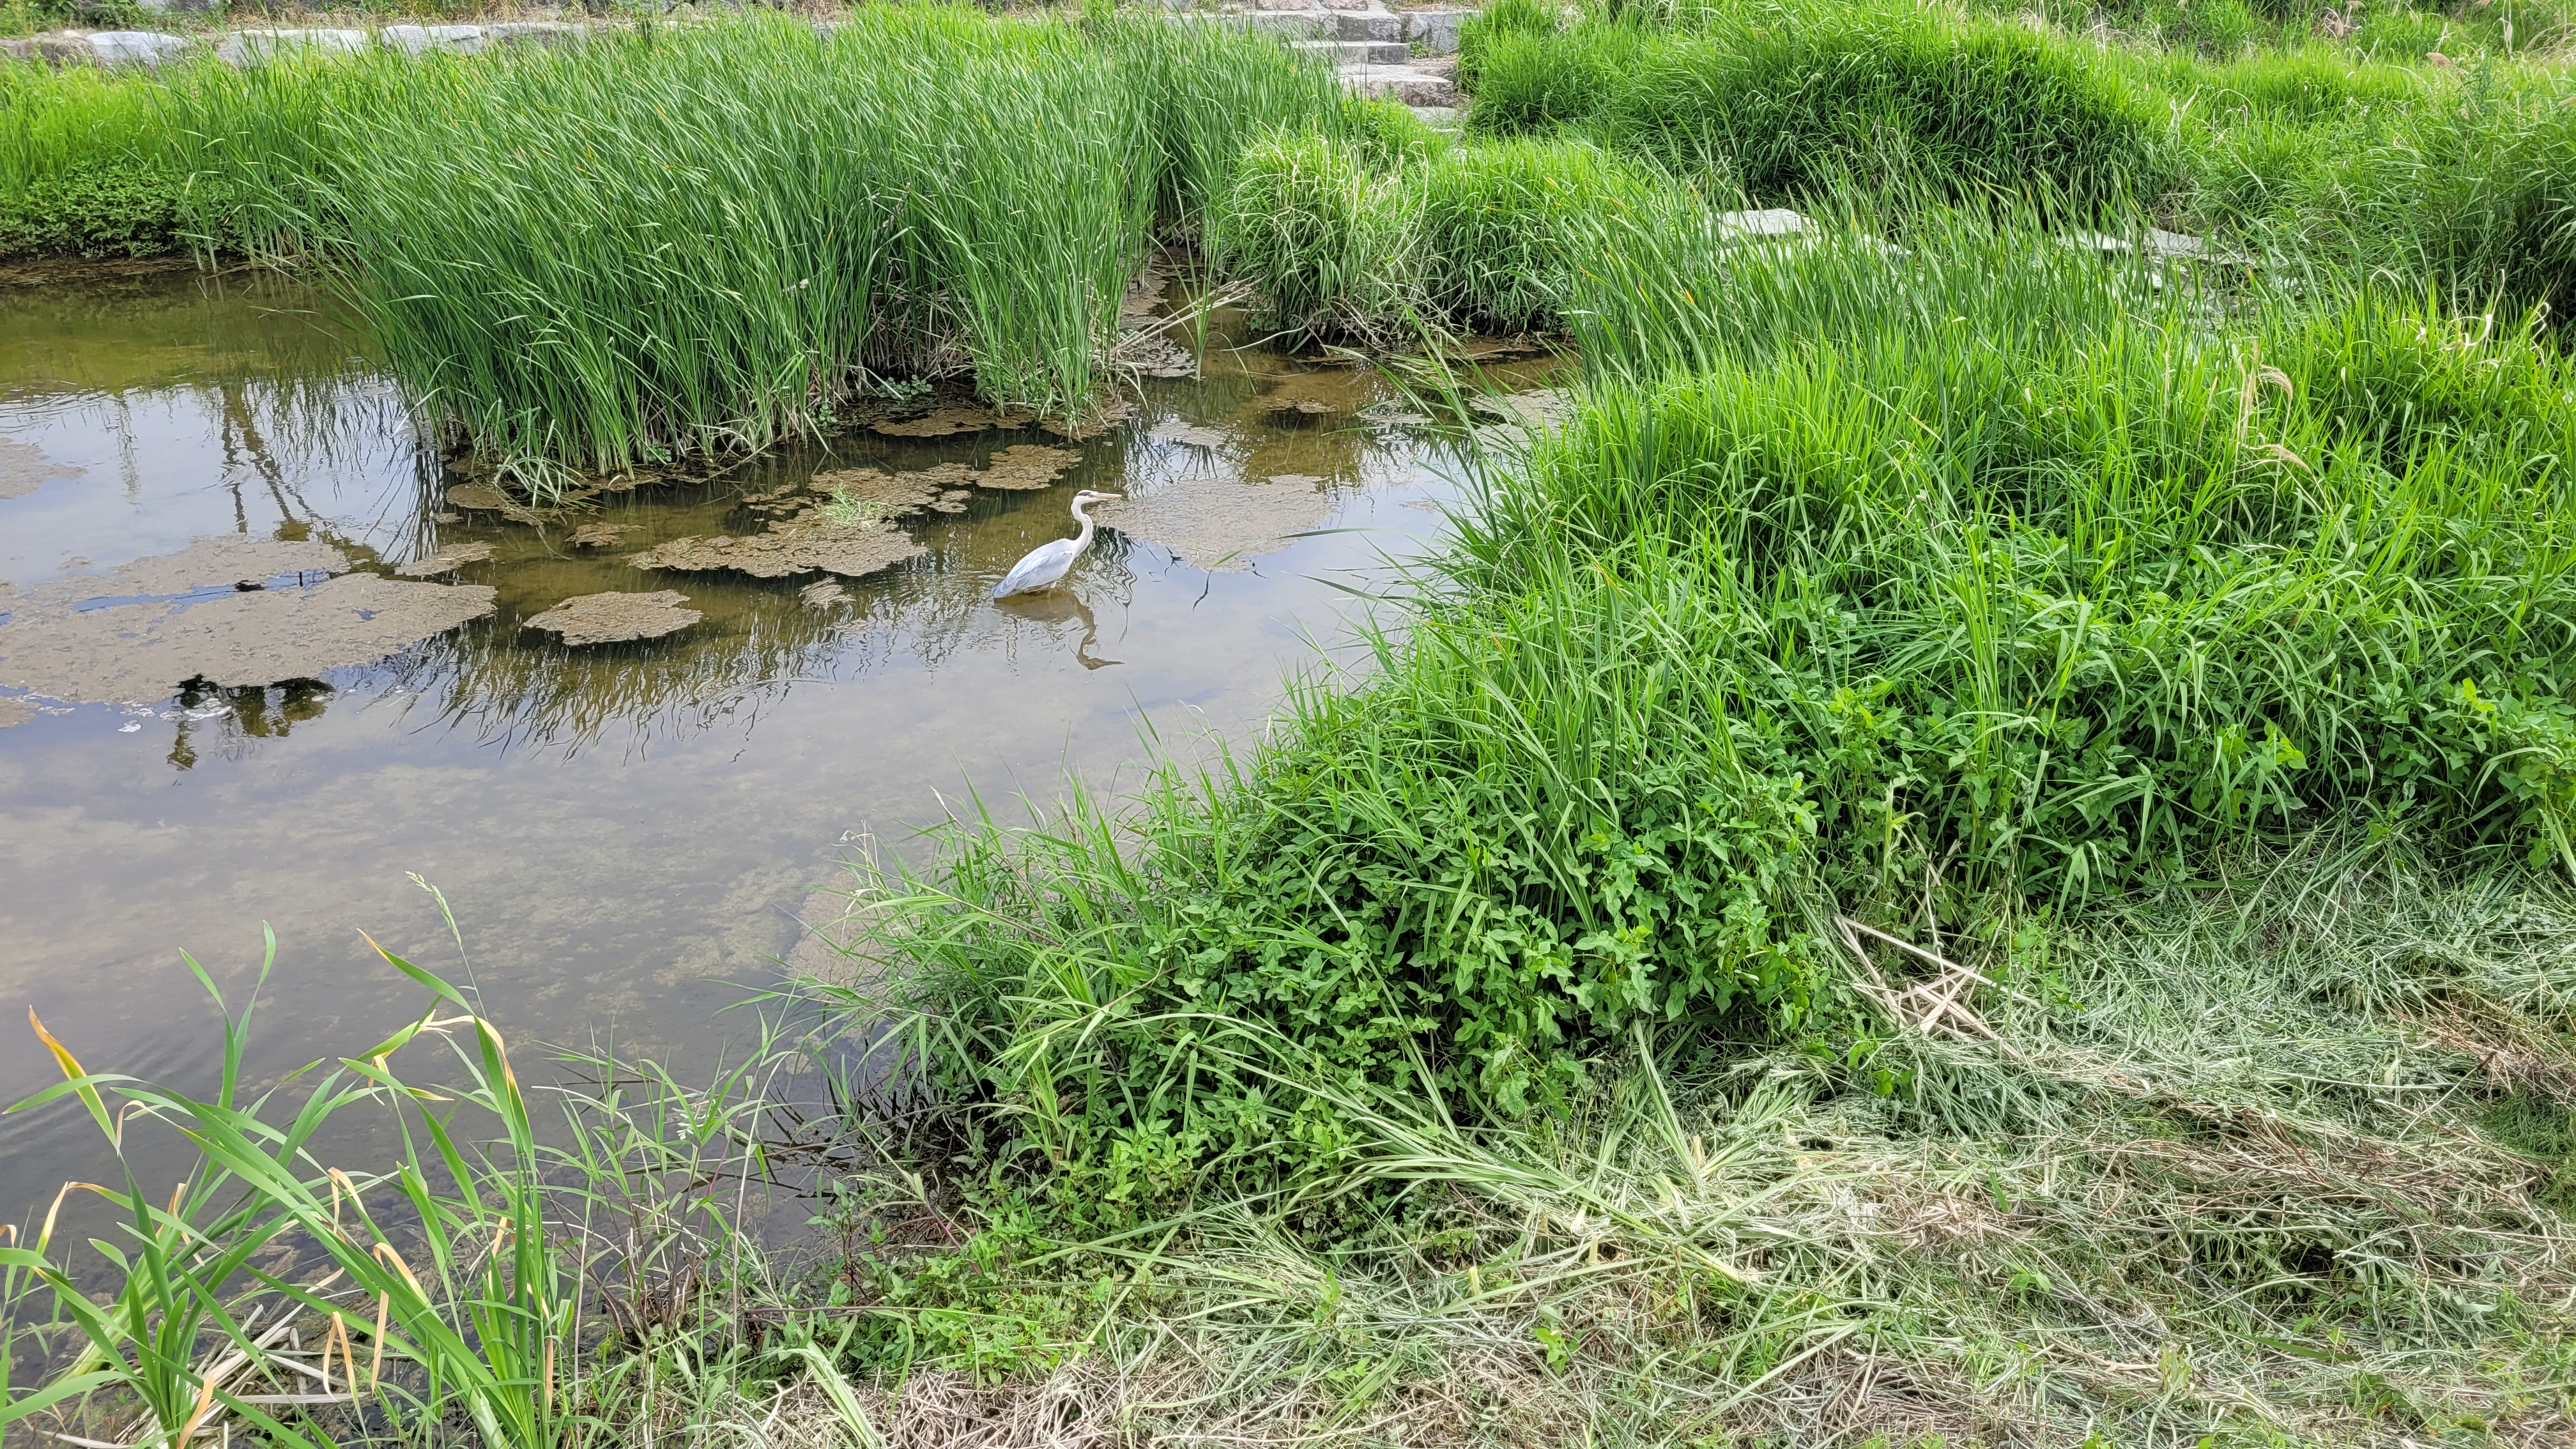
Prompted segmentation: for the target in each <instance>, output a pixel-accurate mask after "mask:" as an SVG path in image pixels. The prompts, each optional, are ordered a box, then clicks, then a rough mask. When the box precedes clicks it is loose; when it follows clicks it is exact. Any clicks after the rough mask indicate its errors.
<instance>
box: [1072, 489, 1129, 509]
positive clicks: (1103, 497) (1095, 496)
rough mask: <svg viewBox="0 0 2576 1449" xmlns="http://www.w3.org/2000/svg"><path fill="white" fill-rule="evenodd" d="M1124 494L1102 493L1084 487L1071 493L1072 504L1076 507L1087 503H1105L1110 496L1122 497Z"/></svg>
mask: <svg viewBox="0 0 2576 1449" xmlns="http://www.w3.org/2000/svg"><path fill="white" fill-rule="evenodd" d="M1126 496H1127V495H1126V494H1124V493H1103V492H1101V491H1100V490H1098V489H1096V488H1085V489H1083V490H1082V491H1081V492H1079V493H1076V494H1075V495H1073V506H1074V507H1076V508H1082V507H1085V506H1087V505H1089V504H1093V503H1106V502H1108V501H1109V500H1110V499H1112V498H1124V497H1126Z"/></svg>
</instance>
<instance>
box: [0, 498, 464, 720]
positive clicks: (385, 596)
mask: <svg viewBox="0 0 2576 1449" xmlns="http://www.w3.org/2000/svg"><path fill="white" fill-rule="evenodd" d="M347 566H348V559H347V557H346V556H345V555H343V554H342V553H341V552H340V551H339V550H338V549H336V548H333V547H331V546H330V545H328V544H324V543H318V542H312V541H281V540H273V539H252V538H237V537H224V538H209V539H200V540H198V541H197V542H196V543H194V544H192V545H190V546H189V547H188V548H186V549H183V550H181V551H180V552H178V553H175V554H162V555H157V556H155V557H152V558H144V559H137V560H135V561H134V562H133V563H130V564H127V565H125V566H124V567H122V568H119V569H116V570H113V571H111V572H110V573H107V574H105V575H99V576H87V577H82V578H74V579H63V580H60V581H58V582H55V583H51V584H45V585H41V586H39V587H37V588H34V589H30V590H28V591H27V593H26V595H25V596H24V597H23V598H22V599H18V600H14V601H13V605H14V607H13V608H12V609H11V611H10V614H9V618H8V622H7V623H5V624H0V685H5V686H7V687H10V688H13V689H23V690H26V691H28V692H29V693H31V694H37V695H42V696H44V697H46V698H49V699H60V700H69V701H77V702H84V703H93V704H120V703H135V704H148V703H152V702H155V701H158V700H162V699H166V698H168V697H169V695H170V694H171V692H172V691H174V690H176V689H177V688H178V687H179V686H180V685H182V684H184V683H186V682H188V681H190V680H204V681H206V682H207V683H209V684H213V685H217V686H221V687H225V688H232V687H238V686H249V685H268V684H275V683H278V682H280V681H282V680H288V679H308V678H312V677H314V676H317V675H321V674H324V673H327V672H329V671H331V670H333V669H339V668H343V667H346V666H349V665H357V664H372V663H374V662H375V661H377V660H379V659H382V658H384V657H385V656H386V655H389V654H392V653H394V652H396V651H398V650H401V649H404V648H407V647H409V646H411V645H413V644H416V643H419V642H420V641H421V640H423V639H426V638H428V637H430V636H431V635H433V634H439V633H444V632H445V631H447V630H449V629H453V628H455V627H456V626H457V625H459V624H462V623H464V622H466V621H467V620H469V619H474V618H479V617H480V616H482V615H484V614H487V613H489V612H491V610H492V602H493V591H492V590H491V589H489V588H483V587H453V586H450V585H446V584H426V583H404V582H398V581H396V580H393V579H387V578H381V577H378V576H377V575H374V574H340V575H338V576H337V577H333V578H327V579H325V580H323V581H322V582H321V583H318V584H315V585H313V586H312V587H309V588H305V587H296V588H279V589H271V588H266V587H262V586H261V581H262V580H266V579H272V578H277V577H280V576H283V575H290V574H292V575H301V574H304V573H312V572H322V573H329V572H331V571H332V570H335V569H341V568H346V567H347ZM214 590H222V592H212V591H214Z"/></svg>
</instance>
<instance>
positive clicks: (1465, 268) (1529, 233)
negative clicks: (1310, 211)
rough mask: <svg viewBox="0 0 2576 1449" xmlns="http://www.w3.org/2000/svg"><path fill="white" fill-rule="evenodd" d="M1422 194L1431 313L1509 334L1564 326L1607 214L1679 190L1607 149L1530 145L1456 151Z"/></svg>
mask: <svg viewBox="0 0 2576 1449" xmlns="http://www.w3.org/2000/svg"><path fill="white" fill-rule="evenodd" d="M1421 188H1422V249H1423V272H1424V287H1425V290H1426V291H1427V292H1428V294H1429V296H1430V301H1431V305H1432V306H1433V307H1434V308H1436V309H1438V310H1439V312H1440V313H1441V314H1442V315H1443V316H1445V317H1447V318H1449V319H1451V320H1453V321H1455V322H1457V323H1459V324H1462V325H1466V326H1473V327H1480V328H1489V329H1498V330H1504V331H1517V330H1523V329H1530V328H1552V327H1558V326H1561V325H1563V322H1564V307H1565V300H1566V298H1567V297H1568V296H1569V295H1571V294H1572V292H1573V290H1574V288H1575V285H1576V276H1575V270H1576V260H1575V259H1576V251H1577V247H1578V245H1579V243H1580V240H1581V239H1587V238H1588V237H1589V236H1590V235H1591V233H1592V232H1593V231H1594V230H1595V229H1596V228H1597V227H1598V225H1599V218H1600V217H1601V216H1603V215H1605V214H1621V215H1623V214H1630V213H1635V212H1638V211H1641V210H1643V209H1645V208H1648V207H1651V206H1653V205H1655V204H1656V203H1657V200H1658V199H1659V198H1661V197H1665V196H1669V195H1671V194H1672V192H1673V191H1674V188H1673V187H1672V186H1671V184H1670V183H1669V182H1667V181H1665V180H1664V179H1663V178H1661V177H1658V176H1655V175H1653V174H1651V173H1649V172H1648V171H1646V170H1644V169H1642V168H1640V167H1638V166H1635V165H1633V164H1631V163H1628V162H1625V161H1623V160H1621V159H1620V158H1619V157H1617V156H1615V155H1613V154H1611V153H1609V152H1606V151H1603V150H1601V149H1600V148H1598V147H1595V146H1590V145H1586V144H1583V143H1581V142H1576V141H1564V140H1529V139H1515V140H1504V141H1494V142H1487V143H1482V144H1475V145H1463V146H1456V147H1452V148H1451V149H1450V150H1448V151H1447V152H1446V153H1444V154H1442V155H1441V156H1439V157H1438V158H1436V159H1435V160H1433V161H1432V162H1431V163H1430V164H1429V165H1428V166H1427V167H1426V168H1424V171H1423V175H1422V181H1421ZM1698 200H1699V198H1698V197H1696V196H1692V197H1690V198H1689V202H1690V203H1697V202H1698Z"/></svg>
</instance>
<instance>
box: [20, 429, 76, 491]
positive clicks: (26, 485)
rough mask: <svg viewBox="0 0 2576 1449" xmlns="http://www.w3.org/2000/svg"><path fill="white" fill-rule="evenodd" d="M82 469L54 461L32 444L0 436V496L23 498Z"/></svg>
mask: <svg viewBox="0 0 2576 1449" xmlns="http://www.w3.org/2000/svg"><path fill="white" fill-rule="evenodd" d="M84 471H85V470H83V469H80V468H75V467H73V466H72V465H71V464H69V463H57V462H55V461H54V460H53V459H51V458H48V457H46V456H45V450H44V449H42V448H39V447H37V446H36V445H35V444H33V443H21V442H17V441H14V440H12V439H9V438H0V498H24V497H26V496H27V495H28V494H30V493H33V492H35V491H36V490H37V489H39V488H42V487H43V486H45V485H46V484H47V483H50V482H52V481H53V480H54V479H56V478H77V477H79V476H80V475H81V474H82V472H84Z"/></svg>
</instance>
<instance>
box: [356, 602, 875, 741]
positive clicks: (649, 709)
mask: <svg viewBox="0 0 2576 1449" xmlns="http://www.w3.org/2000/svg"><path fill="white" fill-rule="evenodd" d="M811 582H812V580H811V579H808V578H804V577H796V578H790V579H783V580H780V581H778V582H777V583H776V584H775V585H772V586H762V585H757V584H750V583H743V582H735V581H730V580H717V579H713V578H710V577H708V576H705V575H695V576H691V577H690V578H688V579H686V580H683V581H680V582H678V583H677V585H676V586H677V587H678V588H679V589H680V591H681V592H682V593H684V594H687V595H688V596H689V607H691V608H694V609H699V610H701V611H703V612H704V613H705V614H706V616H707V617H706V620H705V622H704V623H702V624H700V625H698V626H697V627H696V628H694V629H692V630H690V631H687V632H686V633H684V634H682V635H678V636H674V637H672V638H669V639H661V640H644V641H638V642H634V643H622V644H597V645H586V646H580V647H574V646H569V645H563V644H556V643H548V642H543V636H541V635H538V634H534V633H529V632H526V631H524V630H522V629H521V628H520V627H519V619H518V617H517V616H515V615H509V614H505V615H504V616H502V617H499V618H496V619H492V620H486V621H482V622H478V623H475V624H471V625H468V626H467V627H465V628H464V629H461V630H458V631H456V632H454V633H451V634H447V635H444V636H441V637H440V638H437V639H433V640H431V641H429V642H428V643H426V644H424V645H422V646H421V647H420V648H419V649H418V650H416V651H414V652H413V653H412V654H411V655H410V656H408V657H406V658H405V660H404V661H403V662H402V664H401V666H400V667H399V668H398V669H397V670H396V672H395V676H394V678H395V681H396V682H397V683H400V684H402V685H404V686H405V687H408V688H414V689H417V690H419V691H420V692H421V693H422V694H423V695H425V696H431V697H434V698H436V700H437V702H438V705H437V707H438V712H439V718H440V720H441V721H442V722H443V723H445V724H446V725H448V726H449V727H451V728H456V729H462V730H466V731H469V732H471V733H472V734H473V735H474V736H475V737H476V738H479V739H487V740H490V739H508V740H511V741H513V742H516V743H522V744H529V745H536V746H540V747H544V748H550V749H561V750H564V751H566V752H572V751H576V750H580V749H582V748H585V747H587V746H589V745H591V744H593V743H596V742H598V741H600V740H601V739H603V738H605V737H607V736H608V734H609V732H610V731H611V730H613V729H615V728H616V727H618V726H620V725H621V724H622V725H625V726H627V727H628V728H629V730H630V732H631V733H632V735H633V736H634V737H635V738H636V739H637V740H642V739H644V738H649V737H650V736H652V735H654V734H657V733H663V732H667V733H669V734H671V735H674V736H679V737H686V736H688V735H690V734H694V733H696V732H697V731H699V730H702V729H705V728H708V727H710V726H712V725H713V724H714V723H716V722H717V721H718V720H722V719H727V718H732V717H735V716H737V715H739V714H741V713H743V712H744V711H746V710H756V709H757V708H758V706H759V704H760V703H761V702H763V701H765V700H769V699H774V698H779V697H783V696H784V695H785V694H786V692H787V690H788V688H789V687H790V686H791V685H792V684H794V683H795V682H796V681H798V680H801V679H811V678H815V677H818V676H828V675H830V674H831V673H832V671H833V668H834V661H835V658H836V656H837V655H838V654H839V652H840V648H841V639H840V634H839V629H838V624H839V622H840V621H839V618H838V616H836V615H835V614H834V613H833V612H831V611H826V610H818V609H811V608H807V607H805V606H804V605H803V604H802V603H801V602H800V601H799V600H798V598H797V592H796V591H797V590H798V589H799V588H801V587H803V586H804V585H806V584H808V583H811Z"/></svg>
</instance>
